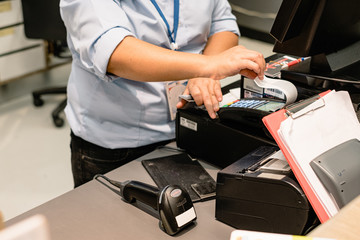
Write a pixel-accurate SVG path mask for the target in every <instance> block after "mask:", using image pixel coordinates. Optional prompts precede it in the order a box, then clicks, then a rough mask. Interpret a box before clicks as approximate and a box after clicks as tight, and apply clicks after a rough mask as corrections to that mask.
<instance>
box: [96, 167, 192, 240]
mask: <svg viewBox="0 0 360 240" xmlns="http://www.w3.org/2000/svg"><path fill="white" fill-rule="evenodd" d="M99 178H103V179H104V180H106V181H107V182H108V183H110V184H111V185H113V186H115V187H118V188H119V189H120V191H119V190H116V189H114V188H112V187H110V186H109V185H107V184H106V183H104V182H103V181H100V180H99ZM94 179H96V180H97V181H99V182H100V183H102V184H104V185H105V186H106V187H108V188H109V189H111V190H112V191H114V192H116V193H117V194H119V195H120V196H122V197H123V198H124V199H125V200H126V201H127V202H129V203H134V202H135V201H140V202H142V203H144V204H146V205H147V206H150V207H151V208H153V209H154V210H156V211H158V212H159V218H160V223H159V225H160V228H161V229H162V230H163V231H164V232H166V233H167V234H169V235H175V234H176V233H178V232H180V231H181V230H182V229H184V228H185V227H186V226H188V225H190V224H191V223H193V222H194V221H195V220H196V213H195V209H194V206H193V203H192V201H191V198H190V196H189V194H188V193H187V191H186V190H185V189H183V188H181V187H180V186H177V185H168V186H166V187H164V188H163V189H161V190H159V189H158V188H156V187H154V186H152V185H149V184H146V183H143V182H139V181H125V182H118V181H114V180H111V179H109V178H107V177H106V176H104V175H101V174H98V175H96V176H95V177H94Z"/></svg>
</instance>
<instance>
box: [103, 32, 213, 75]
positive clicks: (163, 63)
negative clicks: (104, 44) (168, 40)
mask: <svg viewBox="0 0 360 240" xmlns="http://www.w3.org/2000/svg"><path fill="white" fill-rule="evenodd" d="M207 62H208V59H207V57H205V56H202V55H199V54H192V53H184V52H178V51H172V50H168V49H164V48H161V47H158V46H155V45H152V44H149V43H146V42H144V41H141V40H138V39H136V38H133V37H126V38H125V39H124V40H123V41H122V42H121V43H120V44H119V45H118V46H117V48H116V49H115V51H114V52H113V54H112V56H111V57H110V60H109V64H108V68H107V71H108V72H110V73H112V74H115V75H117V76H119V77H123V78H127V79H132V80H135V81H146V82H153V81H170V80H181V79H188V78H194V77H200V76H210V72H211V71H207V70H206V66H207Z"/></svg>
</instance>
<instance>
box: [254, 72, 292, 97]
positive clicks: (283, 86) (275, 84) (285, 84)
mask: <svg viewBox="0 0 360 240" xmlns="http://www.w3.org/2000/svg"><path fill="white" fill-rule="evenodd" d="M254 82H255V83H256V85H258V86H259V87H261V88H272V89H277V90H280V91H282V92H283V93H284V95H285V97H286V104H290V103H293V102H295V101H296V98H297V90H296V87H295V85H294V84H292V83H291V82H289V81H286V80H282V79H273V78H269V77H266V76H264V79H263V80H260V79H259V78H255V79H254Z"/></svg>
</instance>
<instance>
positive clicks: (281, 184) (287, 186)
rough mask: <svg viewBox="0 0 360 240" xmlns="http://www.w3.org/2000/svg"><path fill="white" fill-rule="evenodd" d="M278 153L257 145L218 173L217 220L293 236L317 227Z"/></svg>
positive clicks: (235, 225)
mask: <svg viewBox="0 0 360 240" xmlns="http://www.w3.org/2000/svg"><path fill="white" fill-rule="evenodd" d="M278 151H279V149H278V148H277V147H272V146H260V147H258V148H256V149H255V150H254V151H252V152H250V153H249V154H247V155H246V156H244V157H243V158H241V159H239V160H238V161H236V162H234V163H233V164H231V165H229V166H227V167H226V168H224V169H222V170H221V171H219V172H218V175H217V186H216V210H215V217H216V219H217V220H219V221H221V222H224V223H226V224H228V225H230V226H232V227H234V228H237V229H244V230H252V231H262V232H273V233H283V234H296V235H303V234H306V233H307V232H308V231H310V230H311V229H312V228H313V227H315V226H316V225H318V224H319V221H318V219H317V217H316V214H315V213H314V211H313V209H312V208H311V205H310V204H309V202H308V200H307V198H306V196H305V194H304V192H303V191H302V189H301V187H300V185H299V184H298V182H297V181H296V179H295V177H294V175H293V173H292V171H291V169H290V167H289V165H288V164H287V162H286V160H284V159H281V158H279V157H278V156H277V154H279V152H278Z"/></svg>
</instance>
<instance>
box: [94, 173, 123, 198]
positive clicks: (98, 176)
mask: <svg viewBox="0 0 360 240" xmlns="http://www.w3.org/2000/svg"><path fill="white" fill-rule="evenodd" d="M99 178H102V179H104V180H105V181H107V182H108V183H110V184H111V185H113V186H115V187H118V188H120V189H123V184H122V183H121V182H117V181H114V180H111V179H110V178H108V177H105V176H104V175H102V174H96V175H95V176H94V180H96V181H98V182H100V183H101V184H103V185H104V186H105V187H107V188H108V189H110V190H111V191H113V192H114V193H116V194H118V195H120V196H122V193H121V191H120V190H117V189H115V188H113V187H111V186H109V185H108V184H106V183H105V182H103V181H101V180H100V179H99Z"/></svg>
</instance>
